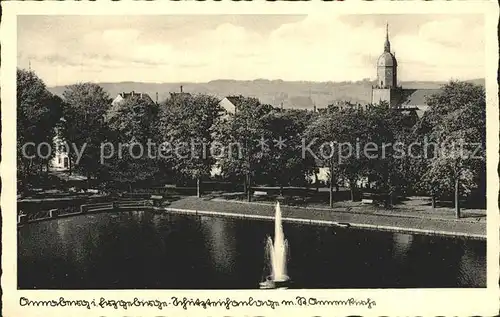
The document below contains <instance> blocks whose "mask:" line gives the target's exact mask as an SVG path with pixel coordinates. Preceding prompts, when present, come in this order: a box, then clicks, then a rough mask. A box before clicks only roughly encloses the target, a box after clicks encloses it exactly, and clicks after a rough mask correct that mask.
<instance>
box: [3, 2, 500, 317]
mask: <svg viewBox="0 0 500 317" xmlns="http://www.w3.org/2000/svg"><path fill="white" fill-rule="evenodd" d="M444 12H445V11H443V13H421V12H414V13H410V12H406V13H398V12H393V13H391V12H389V11H388V12H381V13H370V14H367V13H362V14H361V13H348V12H346V13H335V12H331V13H329V14H326V13H325V12H323V13H321V14H319V13H318V14H307V13H299V12H297V13H293V14H278V13H273V14H264V13H255V14H254V13H245V14H242V13H240V14H236V13H225V12H223V11H221V12H219V13H217V14H213V13H210V14H208V13H207V14H200V13H201V12H198V14H188V13H183V14H177V13H176V14H168V13H162V12H158V13H157V14H148V15H140V14H132V13H131V14H113V12H112V10H109V12H108V11H106V14H102V13H99V14H85V15H79V14H77V15H75V14H36V15H35V14H26V15H17V16H16V21H15V23H16V28H17V34H16V35H15V38H16V41H17V47H16V55H17V56H16V58H17V63H16V64H15V65H16V70H15V71H16V85H15V91H16V99H15V108H14V107H13V104H12V105H9V106H8V107H10V108H12V109H11V111H13V112H15V118H16V120H15V125H16V132H14V131H11V132H9V133H11V135H12V136H13V135H15V140H16V143H15V146H16V151H14V149H11V151H12V152H15V153H12V154H11V155H15V157H16V167H15V168H14V167H12V168H11V170H10V173H11V174H12V175H13V177H15V186H16V187H15V188H16V195H17V198H16V204H17V207H13V209H5V207H2V209H3V212H4V213H5V212H7V213H10V214H14V213H15V214H16V224H15V226H16V227H17V229H16V230H17V238H15V239H14V237H12V239H13V240H17V242H16V248H15V251H12V252H11V253H12V256H13V257H15V259H12V260H11V261H12V263H15V267H16V268H17V274H16V276H15V277H12V278H13V279H15V280H16V281H15V284H16V286H15V287H16V288H17V290H18V291H28V290H30V292H29V293H28V294H29V296H25V297H22V298H21V299H16V303H17V304H18V305H19V307H18V308H22V306H25V305H26V306H29V305H31V304H33V303H34V302H30V299H34V298H35V297H36V295H35V294H37V293H36V292H38V291H44V290H52V291H56V290H59V291H60V292H61V293H60V294H61V296H63V295H64V294H65V293H64V292H66V291H72V290H75V291H76V290H79V291H89V290H92V291H112V290H113V291H118V290H149V291H152V290H156V291H160V290H179V291H182V290H186V291H187V290H192V291H193V290H198V291H203V290H204V291H214V292H215V291H226V292H225V293H224V294H227V296H231V292H233V291H234V290H247V291H256V292H257V293H254V292H253V293H251V294H253V295H252V296H253V297H254V298H257V297H258V296H257V295H255V294H261V296H268V295H269V294H276V293H273V290H281V291H282V293H280V294H286V293H287V292H293V291H295V290H325V291H326V290H339V289H340V290H360V291H361V290H370V289H395V290H409V289H419V290H422V289H424V290H425V289H428V290H437V289H456V290H460V289H467V290H476V289H481V290H484V291H486V288H487V286H488V285H487V284H488V283H487V279H489V278H490V277H488V274H487V271H488V270H487V266H488V265H487V227H488V223H489V221H491V220H490V217H493V216H491V213H490V210H489V209H488V208H487V206H489V205H488V204H489V199H490V196H488V201H487V199H486V198H487V190H489V186H490V184H491V183H493V184H494V186H497V183H498V177H497V175H488V177H487V172H486V171H487V160H486V153H487V148H489V147H490V146H496V148H495V149H498V144H496V145H495V144H494V145H491V143H490V142H487V129H486V127H487V124H486V122H487V120H489V119H487V118H488V115H489V112H488V109H489V108H490V107H496V108H498V103H497V104H496V105H495V104H490V100H494V101H495V102H497V101H496V99H491V98H487V86H488V84H487V76H488V75H487V73H486V72H489V71H490V70H492V71H494V70H495V67H492V68H488V62H487V60H488V56H489V55H488V54H489V53H488V50H487V47H488V46H487V39H486V36H485V34H486V28H487V21H488V20H487V15H486V14H485V13H486V12H483V13H481V12H479V13H478V12H458V13H455V12H453V11H450V12H449V13H444ZM496 19H498V16H497V17H496ZM496 54H498V53H496ZM490 75H491V74H490ZM3 89H4V88H2V90H3ZM495 98H496V97H495ZM4 107H5V106H2V110H4ZM14 109H15V110H14ZM496 111H498V109H496ZM3 112H4V113H5V110H4V111H3ZM487 114H488V115H487ZM496 114H498V112H496ZM13 124H14V123H13ZM497 124H498V123H497ZM2 125H3V124H2ZM3 132H4V133H3V135H4V137H5V133H6V130H5V127H4V131H3ZM488 133H490V131H489V132H488ZM492 134H496V136H495V137H498V131H495V130H493V131H492ZM488 135H489V134H488ZM2 143H3V144H4V142H2ZM493 143H495V142H493ZM487 144H488V146H487ZM4 149H5V147H4ZM488 151H489V150H488ZM2 152H4V151H2ZM493 152H494V151H493ZM496 152H497V155H498V150H497V151H496ZM493 154H495V153H493ZM9 155H10V154H9ZM2 156H4V155H2ZM489 159H490V158H489V157H488V160H489ZM496 159H498V157H497V158H496ZM4 168H5V167H4ZM4 172H5V171H4ZM490 176H491V178H490ZM13 183H14V181H12V184H13ZM494 188H498V187H494ZM494 194H495V193H494ZM492 197H493V199H492V200H493V201H495V200H498V199H497V196H492ZM14 209H17V210H14ZM487 211H488V212H487ZM493 212H494V213H498V211H495V210H493ZM497 216H498V215H494V217H497ZM495 219H496V218H495ZM8 225H9V226H10V224H8ZM12 226H14V224H12ZM4 227H5V226H4ZM493 228H496V229H494V230H497V231H498V224H497V225H495V226H493ZM488 233H490V231H489V230H488ZM3 242H4V244H5V241H3ZM12 243H14V242H12ZM488 243H489V242H488ZM495 243H497V244H498V241H495ZM488 250H490V249H488ZM488 252H490V251H488ZM497 262H498V261H497ZM495 265H498V263H496V264H495ZM488 272H489V271H488ZM495 274H496V273H495ZM497 287H498V285H497ZM33 292H35V293H33ZM23 294H24V293H23ZM54 294H56V293H54ZM57 294H59V293H57ZM72 294H73V293H72ZM90 294H91V293H90ZM204 294H205V293H204ZM294 294H295V293H294ZM338 294H340V293H338ZM381 294H383V293H381ZM254 295H255V296H254ZM23 296H24V295H23ZM52 296H55V295H52ZM90 296H92V295H90ZM96 296H97V295H96ZM117 296H119V295H117ZM193 296H194V295H193ZM227 296H224V298H225V297H227ZM259 296H260V295H259ZM56 297H58V298H59V295H57V296H56ZM99 297H100V295H99V296H98V297H96V299H95V301H97V302H99V300H98V298H99ZM375 297H376V296H372V297H371V299H370V298H368V299H367V297H366V296H359V298H354V299H353V298H351V299H348V300H346V301H345V302H343V301H340V299H339V302H335V305H336V306H342V305H345V306H350V305H351V306H352V305H354V306H356V307H358V308H359V307H364V309H365V311H368V310H367V308H372V307H371V306H375V305H376V304H378V303H376V302H375V301H376V300H375ZM497 297H498V296H497ZM28 298H30V299H28ZM263 298H264V297H263ZM294 298H295V295H294ZM228 300H229V298H228ZM297 300H299V299H298V298H297ZM303 301H305V302H307V303H308V305H312V304H315V303H316V302H315V303H312V302H311V299H309V300H307V299H303ZM314 301H316V299H314ZM349 301H351V302H349ZM299 302H300V300H299ZM280 303H281V302H280ZM98 304H99V303H98ZM297 304H298V305H300V303H297ZM393 304H395V303H393ZM37 305H40V303H38V304H37ZM92 305H96V304H95V303H93V304H89V306H92ZM168 305H171V303H167V302H165V307H166V306H168ZM276 305H277V306H278V302H276ZM386 305H388V304H387V303H386ZM42 306H43V305H42ZM97 306H98V305H97ZM354 306H353V307H354ZM35 308H36V307H35ZM115 308H116V307H115ZM89 309H90V307H89ZM165 309H166V308H165ZM329 309H334V308H332V307H330V308H329ZM21 312H22V311H21ZM207 312H208V311H207ZM60 313H61V312H60ZM96 313H97V314H98V312H96ZM124 313H125V312H124ZM165 313H166V311H165ZM21 315H22V314H21Z"/></svg>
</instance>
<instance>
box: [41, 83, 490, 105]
mask: <svg viewBox="0 0 500 317" xmlns="http://www.w3.org/2000/svg"><path fill="white" fill-rule="evenodd" d="M470 82H473V83H475V84H480V85H483V86H484V79H474V80H470ZM373 84H374V82H372V81H369V80H363V81H357V82H305V81H304V82H303V81H300V82H299V81H283V80H266V79H257V80H252V81H240V80H214V81H210V82H208V83H141V82H120V83H99V85H101V87H102V88H103V89H104V90H105V91H107V92H108V93H109V94H110V96H111V97H113V98H114V97H115V96H116V95H117V94H118V93H120V92H130V91H135V92H142V93H147V94H149V95H150V96H151V98H152V99H153V100H154V99H155V98H156V93H158V100H159V101H163V100H165V99H166V98H168V97H169V93H170V92H178V91H179V89H180V85H182V86H183V90H184V91H185V92H191V93H205V94H211V95H215V96H217V97H219V98H223V97H225V96H228V95H240V94H241V95H244V96H251V97H256V98H259V99H260V101H261V102H262V103H267V104H271V105H273V106H279V105H280V104H281V103H283V107H285V108H298V109H299V108H300V109H312V108H313V107H314V105H316V106H317V107H318V108H323V107H326V106H327V105H328V104H331V103H332V102H334V101H335V100H345V101H351V102H360V103H368V102H370V99H371V86H372V85H373ZM400 84H401V85H402V86H403V87H404V88H414V89H422V88H429V89H436V88H439V87H440V86H441V85H443V84H445V82H424V81H411V82H401V83H400ZM65 88H66V87H65V86H56V87H49V90H50V91H51V92H52V93H54V94H57V95H62V93H63V91H64V90H65Z"/></svg>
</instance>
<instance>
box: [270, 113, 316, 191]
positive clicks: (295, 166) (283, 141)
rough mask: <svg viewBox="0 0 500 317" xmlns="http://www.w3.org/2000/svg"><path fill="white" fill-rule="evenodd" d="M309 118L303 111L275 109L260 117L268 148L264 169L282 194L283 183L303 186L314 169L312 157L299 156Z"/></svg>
mask: <svg viewBox="0 0 500 317" xmlns="http://www.w3.org/2000/svg"><path fill="white" fill-rule="evenodd" d="M312 117H313V115H312V113H311V112H309V111H306V110H298V109H287V110H279V109H274V110H273V111H271V112H270V113H268V114H267V115H266V116H264V118H263V121H264V129H265V130H266V131H267V135H266V139H267V140H268V145H269V148H270V151H269V160H267V161H266V163H267V164H265V168H266V171H265V172H266V174H267V175H269V177H270V178H271V179H272V180H273V181H274V182H275V183H276V184H278V185H279V186H280V188H281V193H282V189H283V186H287V185H294V184H295V185H300V186H302V185H303V184H304V183H305V181H306V176H307V175H309V173H311V172H312V171H313V170H314V167H315V165H314V163H315V162H314V159H313V158H312V157H311V156H306V157H301V155H300V153H301V146H302V139H303V138H304V137H305V131H306V128H307V126H308V125H309V124H310V122H311V121H312Z"/></svg>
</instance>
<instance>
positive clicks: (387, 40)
mask: <svg viewBox="0 0 500 317" xmlns="http://www.w3.org/2000/svg"><path fill="white" fill-rule="evenodd" d="M384 52H388V53H390V52H391V42H389V23H386V24H385V45H384Z"/></svg>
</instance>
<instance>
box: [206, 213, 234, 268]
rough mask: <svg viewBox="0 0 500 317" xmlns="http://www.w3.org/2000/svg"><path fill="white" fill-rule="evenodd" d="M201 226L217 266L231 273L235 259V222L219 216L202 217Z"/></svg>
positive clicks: (213, 261)
mask: <svg viewBox="0 0 500 317" xmlns="http://www.w3.org/2000/svg"><path fill="white" fill-rule="evenodd" d="M200 224H201V228H202V230H203V233H204V235H205V237H206V239H205V242H206V245H207V248H208V250H209V253H210V257H211V259H212V263H213V264H214V266H215V268H216V269H217V270H219V271H221V272H223V273H231V272H232V268H233V266H234V261H235V252H236V243H235V240H234V229H235V227H234V222H228V221H225V220H224V219H223V218H218V217H201V219H200Z"/></svg>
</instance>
